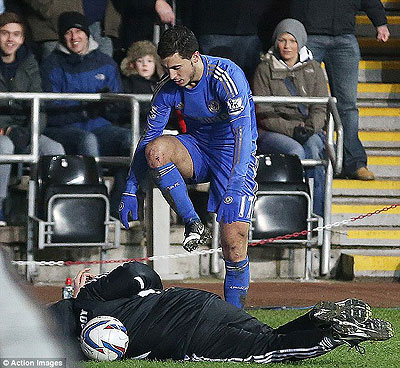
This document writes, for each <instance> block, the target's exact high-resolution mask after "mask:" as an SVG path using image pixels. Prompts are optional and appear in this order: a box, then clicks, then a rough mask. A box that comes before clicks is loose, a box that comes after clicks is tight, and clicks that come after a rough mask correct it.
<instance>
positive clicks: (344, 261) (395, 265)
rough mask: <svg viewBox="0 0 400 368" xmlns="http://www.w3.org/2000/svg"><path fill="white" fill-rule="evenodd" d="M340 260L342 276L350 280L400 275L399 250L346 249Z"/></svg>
mask: <svg viewBox="0 0 400 368" xmlns="http://www.w3.org/2000/svg"><path fill="white" fill-rule="evenodd" d="M340 262H341V271H342V276H343V277H344V278H345V279H348V280H353V279H354V278H356V277H391V278H397V277H399V276H400V251H399V250H346V251H343V252H342V255H341V259H340Z"/></svg>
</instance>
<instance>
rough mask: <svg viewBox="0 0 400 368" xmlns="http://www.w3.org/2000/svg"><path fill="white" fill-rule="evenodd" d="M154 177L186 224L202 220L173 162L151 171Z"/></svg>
mask: <svg viewBox="0 0 400 368" xmlns="http://www.w3.org/2000/svg"><path fill="white" fill-rule="evenodd" d="M151 173H152V176H153V178H154V180H155V182H156V184H157V186H158V187H159V188H160V189H161V191H162V192H163V194H164V197H165V198H166V200H167V202H168V203H169V204H170V206H171V207H172V208H173V209H174V210H175V211H176V212H177V214H178V215H179V216H181V217H182V218H183V221H184V222H185V224H186V223H189V222H192V221H194V220H200V218H199V216H198V215H197V213H196V211H195V209H194V207H193V203H192V201H191V200H190V198H189V195H188V191H187V187H186V183H185V181H184V180H183V177H182V175H181V173H180V172H179V170H178V168H177V167H176V166H175V164H174V163H173V162H169V163H167V164H165V165H164V166H161V167H158V168H156V169H153V170H151Z"/></svg>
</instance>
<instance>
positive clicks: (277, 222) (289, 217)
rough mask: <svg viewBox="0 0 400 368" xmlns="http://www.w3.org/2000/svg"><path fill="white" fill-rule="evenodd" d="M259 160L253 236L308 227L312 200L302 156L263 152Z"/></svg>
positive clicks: (278, 233) (283, 232) (294, 230)
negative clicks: (301, 159)
mask: <svg viewBox="0 0 400 368" xmlns="http://www.w3.org/2000/svg"><path fill="white" fill-rule="evenodd" d="M258 159H259V166H258V170H257V176H256V181H257V183H258V192H257V200H256V203H255V205H254V213H253V219H252V226H251V233H250V238H251V239H252V240H257V239H268V238H274V237H276V236H282V235H286V234H292V233H294V232H300V231H302V230H305V229H307V228H308V221H309V219H310V217H311V208H312V203H311V202H312V201H311V196H310V191H309V186H308V184H307V183H306V182H305V180H304V170H303V166H302V164H301V161H300V159H299V158H298V157H297V156H291V155H283V154H270V155H260V156H258ZM296 239H298V240H302V239H305V236H301V237H298V238H296Z"/></svg>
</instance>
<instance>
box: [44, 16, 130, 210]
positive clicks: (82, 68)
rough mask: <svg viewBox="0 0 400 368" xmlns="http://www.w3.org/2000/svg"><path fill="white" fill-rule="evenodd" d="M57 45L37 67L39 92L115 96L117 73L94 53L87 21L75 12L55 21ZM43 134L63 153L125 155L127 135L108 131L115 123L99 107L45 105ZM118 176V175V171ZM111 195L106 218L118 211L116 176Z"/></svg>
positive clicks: (60, 103)
mask: <svg viewBox="0 0 400 368" xmlns="http://www.w3.org/2000/svg"><path fill="white" fill-rule="evenodd" d="M58 33H59V43H58V45H57V47H56V49H55V50H54V51H53V52H52V53H51V54H50V55H49V57H48V58H46V59H45V60H44V62H43V63H42V66H41V75H42V83H43V90H44V91H46V92H56V93H99V92H115V93H118V92H121V80H120V75H119V69H118V66H117V64H116V63H115V62H114V61H113V59H112V58H111V57H109V56H107V55H105V54H103V53H102V52H100V51H99V50H98V44H97V42H96V41H94V39H93V38H92V37H91V36H90V31H89V26H88V22H87V19H86V17H85V16H84V15H82V14H80V13H78V12H65V13H62V14H61V15H60V17H59V19H58ZM47 108H48V126H47V128H46V130H45V132H46V134H47V135H48V136H49V137H51V138H53V139H54V140H56V141H58V142H60V143H62V144H63V145H64V147H65V151H66V152H67V154H81V155H87V156H95V157H98V156H129V155H130V144H131V133H130V131H129V130H128V129H126V128H122V127H119V126H114V125H112V124H111V122H110V121H109V119H110V118H115V117H113V116H112V115H111V113H110V111H109V110H107V105H106V104H105V103H104V102H89V103H88V102H82V101H68V100H60V101H51V102H49V103H48V106H47ZM121 171H123V170H121ZM115 179H116V180H115V184H114V188H113V191H112V193H111V213H113V212H116V210H117V208H118V202H119V197H120V195H121V193H122V190H123V186H124V179H125V178H124V174H123V173H122V172H119V173H116V178H115Z"/></svg>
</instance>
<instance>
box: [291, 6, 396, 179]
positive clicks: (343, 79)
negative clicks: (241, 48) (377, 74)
mask: <svg viewBox="0 0 400 368" xmlns="http://www.w3.org/2000/svg"><path fill="white" fill-rule="evenodd" d="M359 11H365V12H366V13H367V15H368V17H369V18H370V20H371V21H372V23H373V24H374V26H375V27H376V39H377V41H378V42H386V41H387V40H388V39H389V36H390V33H389V29H388V27H387V18H386V15H385V10H384V8H383V5H382V3H381V2H380V1H379V0H363V1H342V0H291V6H290V15H291V17H293V18H296V19H298V20H299V21H301V22H302V23H303V24H304V26H305V27H306V30H307V33H308V35H309V36H308V42H307V47H308V48H309V49H310V50H311V51H312V53H313V55H314V58H315V59H316V60H317V61H319V62H322V61H323V62H324V63H325V66H326V71H327V74H328V78H329V85H330V89H331V93H332V95H333V96H335V97H336V98H337V107H338V110H339V115H340V118H341V121H342V124H343V130H344V158H343V175H344V176H345V177H348V178H352V179H358V180H374V179H375V177H374V174H373V172H371V171H370V170H369V169H368V168H367V155H366V153H365V149H364V147H363V146H362V144H361V142H360V139H359V137H358V109H357V105H356V103H357V84H358V64H359V61H360V48H359V46H358V42H357V38H356V36H355V35H354V27H355V16H356V14H357V13H358V12H359Z"/></svg>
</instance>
